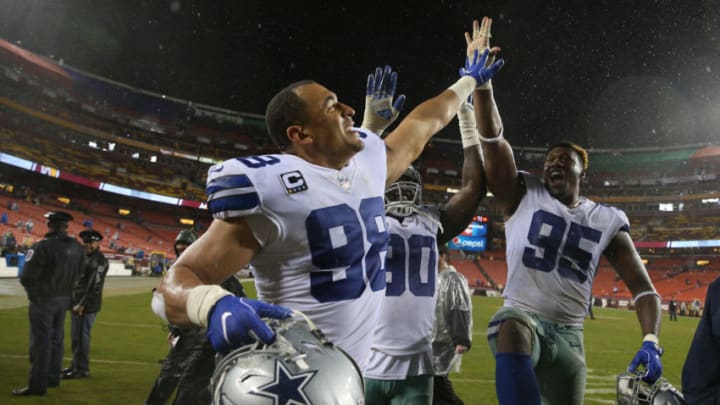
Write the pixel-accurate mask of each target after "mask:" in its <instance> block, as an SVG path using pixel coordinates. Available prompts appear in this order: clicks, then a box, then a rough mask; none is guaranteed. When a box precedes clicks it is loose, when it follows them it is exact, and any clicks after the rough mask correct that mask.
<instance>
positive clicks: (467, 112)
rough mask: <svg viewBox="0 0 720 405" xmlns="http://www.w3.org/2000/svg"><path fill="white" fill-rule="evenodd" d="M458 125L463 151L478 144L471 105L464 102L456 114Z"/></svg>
mask: <svg viewBox="0 0 720 405" xmlns="http://www.w3.org/2000/svg"><path fill="white" fill-rule="evenodd" d="M457 116H458V124H459V125H460V141H461V142H462V147H463V149H465V148H469V147H471V146H476V145H479V144H480V139H479V138H478V135H479V133H478V130H477V127H476V126H475V111H474V110H473V107H472V104H470V103H468V102H465V103H463V105H462V106H461V107H460V111H458V113H457Z"/></svg>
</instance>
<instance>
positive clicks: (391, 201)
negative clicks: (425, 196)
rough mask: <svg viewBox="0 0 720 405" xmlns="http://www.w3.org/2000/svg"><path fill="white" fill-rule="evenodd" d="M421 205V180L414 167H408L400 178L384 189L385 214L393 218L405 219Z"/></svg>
mask: <svg viewBox="0 0 720 405" xmlns="http://www.w3.org/2000/svg"><path fill="white" fill-rule="evenodd" d="M421 205H422V178H421V177H420V173H419V172H418V171H417V170H415V168H414V167H412V166H409V167H408V168H407V170H405V173H403V174H402V176H400V178H399V179H398V180H397V181H396V182H394V183H393V184H391V185H390V186H389V187H388V188H387V189H385V213H386V214H388V215H392V216H395V217H407V216H410V215H412V214H413V213H414V212H416V211H418V210H419V209H420V206H421Z"/></svg>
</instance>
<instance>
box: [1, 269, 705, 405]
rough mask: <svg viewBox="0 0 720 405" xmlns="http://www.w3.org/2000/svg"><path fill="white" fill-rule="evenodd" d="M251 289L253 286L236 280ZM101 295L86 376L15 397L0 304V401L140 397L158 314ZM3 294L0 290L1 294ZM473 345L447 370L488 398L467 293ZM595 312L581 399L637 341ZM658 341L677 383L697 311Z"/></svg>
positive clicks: (21, 379) (10, 347) (138, 300)
mask: <svg viewBox="0 0 720 405" xmlns="http://www.w3.org/2000/svg"><path fill="white" fill-rule="evenodd" d="M244 286H245V288H246V291H248V292H249V294H250V295H251V296H252V295H254V288H253V287H252V284H250V283H244ZM124 293H125V294H129V295H119V296H109V297H106V298H105V300H104V302H103V310H102V312H100V314H99V315H98V317H97V320H96V323H95V326H94V328H93V332H92V333H93V335H92V349H91V376H90V378H88V379H84V380H70V381H63V382H62V384H61V386H60V387H59V388H54V389H51V390H50V391H49V393H48V395H47V396H46V397H41V398H38V397H33V398H15V397H12V396H11V395H10V392H11V391H12V389H13V388H17V387H22V386H24V385H25V384H26V382H27V372H28V367H29V363H28V357H27V351H28V344H27V341H28V320H27V307H16V308H11V309H2V310H0V323H2V325H3V327H2V332H0V403H12V404H20V403H23V404H41V403H42V404H103V405H110V404H128V405H129V404H141V403H143V401H144V400H145V398H146V396H147V394H148V392H149V390H150V387H151V386H152V383H153V381H154V379H155V377H156V375H157V373H158V371H159V369H160V364H159V363H158V360H160V359H162V358H164V357H165V355H166V354H167V352H168V345H167V342H166V340H165V337H166V332H165V331H164V330H163V329H162V324H161V321H160V320H159V319H158V318H157V317H155V315H153V314H152V313H151V311H150V308H149V299H150V294H149V292H148V289H147V287H142V288H138V289H137V291H136V292H135V293H133V291H132V289H130V290H128V291H125V292H124ZM9 299H10V298H8V297H6V296H3V295H0V307H2V303H3V300H9ZM473 303H474V313H473V315H474V335H475V338H474V345H473V348H472V350H471V351H470V352H469V353H468V354H466V355H465V358H464V360H463V363H462V372H461V373H460V374H453V375H451V378H452V380H453V381H454V386H455V388H456V390H457V391H458V392H459V394H460V396H461V397H462V398H463V399H464V400H465V402H466V403H467V404H496V403H497V400H496V399H495V386H494V360H493V358H492V356H491V355H490V351H489V349H488V347H487V341H486V339H485V329H486V325H487V321H488V319H489V318H490V316H491V315H492V314H493V312H494V311H495V310H496V309H497V308H498V307H499V306H500V305H501V303H502V301H501V299H498V298H486V297H474V299H473ZM595 317H596V319H595V320H592V321H591V320H588V321H587V322H586V323H585V327H586V329H585V345H586V351H587V362H588V385H587V391H586V401H585V403H586V404H614V403H615V400H614V398H615V376H616V375H617V374H618V373H619V372H621V371H623V370H624V369H625V368H626V367H627V364H628V363H629V362H630V359H631V358H632V356H633V355H634V354H635V351H636V350H637V348H638V347H639V345H640V340H641V334H640V331H639V327H638V323H637V320H636V319H635V313H634V312H632V311H628V310H614V309H604V308H598V309H596V310H595ZM69 321H70V317H69V316H68V317H67V324H66V328H65V332H66V337H65V346H66V349H65V363H64V365H65V366H67V365H69V362H70V356H71V352H70V349H69V346H70V339H69V331H70V325H69ZM663 321H664V322H663V328H662V334H661V344H662V345H663V346H664V347H665V355H664V356H663V364H664V369H665V371H664V376H665V377H666V378H668V379H669V380H670V382H671V383H673V384H674V385H675V386H677V387H680V374H681V369H682V364H683V361H684V359H685V355H686V354H687V350H688V346H689V345H690V341H691V339H692V336H693V333H694V332H695V327H696V325H697V322H698V318H684V317H680V318H679V321H678V322H672V323H671V322H668V321H667V317H665V318H664V319H663Z"/></svg>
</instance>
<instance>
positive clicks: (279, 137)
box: [265, 80, 315, 150]
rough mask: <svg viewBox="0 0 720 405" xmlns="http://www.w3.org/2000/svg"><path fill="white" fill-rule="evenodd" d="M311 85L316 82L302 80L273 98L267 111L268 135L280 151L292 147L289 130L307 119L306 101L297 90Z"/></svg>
mask: <svg viewBox="0 0 720 405" xmlns="http://www.w3.org/2000/svg"><path fill="white" fill-rule="evenodd" d="M311 83H315V82H314V81H312V80H302V81H299V82H295V83H293V84H291V85H289V86H287V87H285V88H284V89H282V90H280V91H279V92H277V94H275V96H273V98H272V99H271V100H270V102H269V103H268V105H267V108H266V109H265V123H266V125H267V130H268V135H270V139H272V141H273V143H274V144H275V145H276V146H277V147H278V148H280V150H285V149H287V147H288V146H290V140H289V139H288V138H287V133H286V131H287V128H288V127H289V126H291V125H297V124H299V123H300V122H301V121H302V120H303V119H304V118H305V113H306V111H305V101H304V100H303V99H302V98H300V96H298V95H297V93H296V92H295V89H296V88H298V87H300V86H304V85H306V84H311Z"/></svg>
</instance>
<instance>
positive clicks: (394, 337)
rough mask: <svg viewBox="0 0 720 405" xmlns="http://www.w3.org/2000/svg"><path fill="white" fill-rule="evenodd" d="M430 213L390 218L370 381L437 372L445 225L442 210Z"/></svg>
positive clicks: (426, 211)
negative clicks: (435, 337)
mask: <svg viewBox="0 0 720 405" xmlns="http://www.w3.org/2000/svg"><path fill="white" fill-rule="evenodd" d="M424 212H425V213H426V214H427V216H425V215H419V214H415V215H412V216H409V217H406V218H404V219H403V220H402V222H401V221H399V220H398V219H396V218H393V217H391V216H388V217H387V223H388V231H389V232H390V245H389V246H388V251H387V257H386V261H385V280H386V282H387V286H386V289H385V302H384V303H383V307H382V312H381V314H380V320H379V322H378V324H377V327H376V328H375V336H374V338H373V345H372V349H373V353H372V356H371V361H370V365H369V366H368V369H367V370H366V372H365V376H366V377H370V378H375V379H402V378H404V377H406V376H408V375H418V374H425V373H432V342H431V341H432V330H433V321H434V318H435V291H436V280H437V259H438V253H437V239H436V237H437V232H438V224H439V222H438V220H437V218H438V212H437V210H433V209H430V208H428V209H425V210H424ZM429 217H432V218H435V219H436V220H432V219H430V218H429ZM411 355H416V356H411ZM388 357H395V358H394V359H388ZM408 373H409V374H408Z"/></svg>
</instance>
